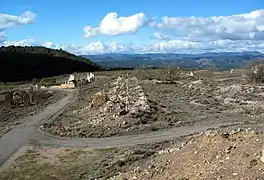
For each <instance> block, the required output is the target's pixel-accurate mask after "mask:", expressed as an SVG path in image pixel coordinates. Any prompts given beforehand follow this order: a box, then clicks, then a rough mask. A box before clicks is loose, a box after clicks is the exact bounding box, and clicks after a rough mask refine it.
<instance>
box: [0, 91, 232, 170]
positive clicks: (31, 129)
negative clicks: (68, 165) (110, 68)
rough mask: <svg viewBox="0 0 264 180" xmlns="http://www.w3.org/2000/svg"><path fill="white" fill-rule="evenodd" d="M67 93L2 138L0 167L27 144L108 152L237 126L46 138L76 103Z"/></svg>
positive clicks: (73, 97)
mask: <svg viewBox="0 0 264 180" xmlns="http://www.w3.org/2000/svg"><path fill="white" fill-rule="evenodd" d="M67 92H68V95H67V96H66V97H64V98H63V99H61V100H60V101H58V102H56V103H54V104H52V105H50V106H48V107H47V108H45V109H44V110H43V111H42V112H39V113H38V114H35V115H33V116H29V117H27V118H26V119H25V121H24V123H23V124H20V125H19V126H17V127H16V128H14V129H13V130H11V131H9V132H8V133H7V134H5V135H4V136H2V137H1V138H0V166H2V165H3V163H5V162H6V161H7V160H8V159H9V158H10V157H11V156H12V155H13V154H14V153H15V152H16V151H17V150H18V149H19V148H20V147H22V146H23V145H24V144H25V143H31V144H41V145H46V146H49V145H50V146H59V147H61V146H63V147H90V148H108V147H117V146H128V145H135V144H143V143H150V142H157V141H163V140H170V139H174V138H177V137H180V136H184V135H190V134H193V133H196V132H201V131H205V130H206V129H208V128H218V127H220V126H222V125H227V126H232V125H235V124H234V123H233V124H214V125H206V126H195V127H180V128H173V129H170V130H167V131H158V132H153V133H147V134H139V135H130V136H121V137H109V138H87V139H80V138H76V139H75V138H74V139H67V138H59V137H53V136H50V135H46V134H43V133H42V132H40V130H38V127H39V126H40V125H41V123H43V122H44V121H45V120H47V119H50V118H52V117H53V116H56V115H59V114H60V113H61V112H62V111H63V109H64V107H65V106H66V105H67V104H68V103H70V102H72V101H74V99H75V97H76V94H77V91H75V90H67Z"/></svg>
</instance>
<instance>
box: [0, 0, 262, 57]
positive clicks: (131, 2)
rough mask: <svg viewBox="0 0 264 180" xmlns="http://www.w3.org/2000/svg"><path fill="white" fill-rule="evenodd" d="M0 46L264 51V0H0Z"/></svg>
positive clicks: (119, 50)
mask: <svg viewBox="0 0 264 180" xmlns="http://www.w3.org/2000/svg"><path fill="white" fill-rule="evenodd" d="M0 1H1V2H0V46H9V45H15V46H18V45H19V46H30V45H40V46H45V47H49V48H56V49H59V48H62V49H64V50H66V51H69V52H71V53H74V54H102V53H202V52H223V51H260V52H264V0H214V1H212V0H76V1H72V0H63V1H62V0H45V1H39V0H38V1H37V0H0Z"/></svg>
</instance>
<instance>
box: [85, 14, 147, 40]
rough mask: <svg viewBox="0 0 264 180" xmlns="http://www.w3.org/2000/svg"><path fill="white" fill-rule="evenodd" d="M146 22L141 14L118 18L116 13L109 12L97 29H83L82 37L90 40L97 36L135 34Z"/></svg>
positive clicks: (89, 27) (87, 27) (144, 16)
mask: <svg viewBox="0 0 264 180" xmlns="http://www.w3.org/2000/svg"><path fill="white" fill-rule="evenodd" d="M147 22H148V19H147V17H146V15H145V14H144V13H142V12H141V13H137V14H134V15H131V16H126V17H118V14H117V13H116V12H110V13H108V14H107V15H106V16H105V17H104V18H103V19H102V21H101V23H100V24H99V26H98V27H91V26H86V27H84V29H83V31H84V37H86V38H90V37H92V36H96V35H98V34H102V35H109V36H114V35H120V34H127V33H135V32H137V31H138V29H139V28H141V27H143V26H145V25H146V24H147Z"/></svg>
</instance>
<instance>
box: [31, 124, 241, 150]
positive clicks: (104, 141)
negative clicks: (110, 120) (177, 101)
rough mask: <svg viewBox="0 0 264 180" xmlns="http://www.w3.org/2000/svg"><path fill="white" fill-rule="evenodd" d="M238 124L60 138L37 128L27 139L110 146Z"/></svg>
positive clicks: (40, 142)
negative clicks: (131, 133)
mask: <svg viewBox="0 0 264 180" xmlns="http://www.w3.org/2000/svg"><path fill="white" fill-rule="evenodd" d="M239 124H240V123H226V124H213V125H206V126H193V127H178V128H172V129H168V130H163V131H156V132H151V133H145V134H137V135H127V136H114V137H107V138H61V137H55V136H52V135H49V134H44V133H43V132H42V131H40V130H38V132H37V133H35V134H34V136H33V137H32V138H30V139H29V143H31V144H35V145H45V146H56V147H85V148H111V147H121V146H130V145H137V144H144V143H153V142H159V141H165V140H172V139H175V138H178V137H182V136H186V135H191V134H194V133H199V132H203V131H205V130H207V129H210V128H214V129H218V128H220V127H221V126H226V127H234V126H238V125H239Z"/></svg>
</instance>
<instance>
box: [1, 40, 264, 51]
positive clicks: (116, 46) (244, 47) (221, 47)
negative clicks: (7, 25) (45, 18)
mask: <svg viewBox="0 0 264 180" xmlns="http://www.w3.org/2000/svg"><path fill="white" fill-rule="evenodd" d="M3 45H4V46H9V45H15V46H31V45H42V46H45V47H49V48H53V49H64V50H66V51H68V52H71V53H73V54H77V55H85V54H103V53H127V54H130V53H150V52H153V53H203V52H228V51H229V52H231V51H232V52H238V51H260V52H263V53H264V41H251V40H236V41H235V40H227V39H225V40H212V41H204V42H197V41H189V40H168V41H161V42H158V43H154V44H149V45H142V46H136V45H133V44H122V43H118V42H112V43H109V44H105V43H103V42H101V41H95V42H91V43H88V44H84V45H75V44H71V45H64V44H54V43H53V42H45V43H42V44H41V43H38V42H36V41H35V40H34V39H25V40H21V41H4V43H3Z"/></svg>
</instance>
